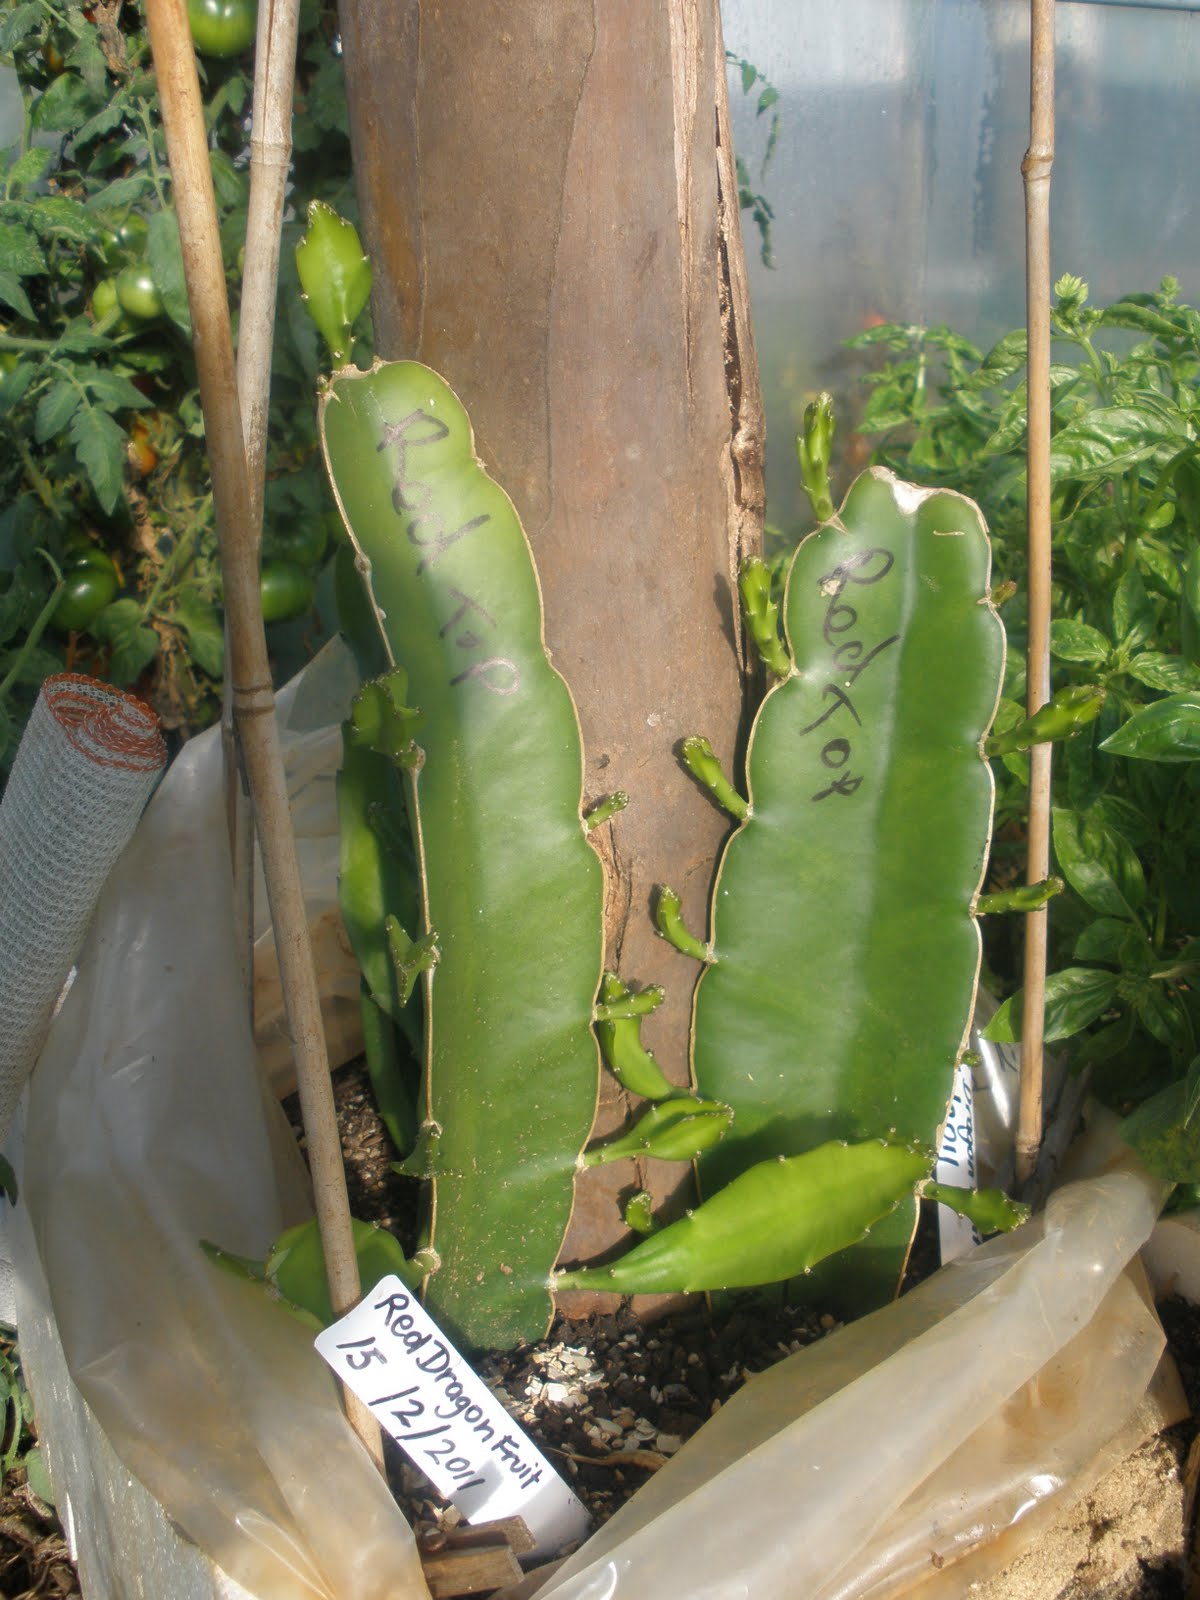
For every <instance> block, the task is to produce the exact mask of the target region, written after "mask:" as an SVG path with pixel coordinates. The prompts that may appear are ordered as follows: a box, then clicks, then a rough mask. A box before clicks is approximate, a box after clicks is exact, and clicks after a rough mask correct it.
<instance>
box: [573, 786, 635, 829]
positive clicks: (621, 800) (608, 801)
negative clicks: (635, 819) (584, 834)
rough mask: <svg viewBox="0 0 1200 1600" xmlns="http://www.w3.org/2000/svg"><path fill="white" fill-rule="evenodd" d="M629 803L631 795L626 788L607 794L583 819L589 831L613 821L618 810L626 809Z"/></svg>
mask: <svg viewBox="0 0 1200 1600" xmlns="http://www.w3.org/2000/svg"><path fill="white" fill-rule="evenodd" d="M628 804H629V796H628V795H627V794H626V793H625V791H624V789H617V790H615V791H614V792H613V793H612V794H609V795H605V797H604V799H603V800H599V801H597V802H596V804H595V805H594V806H593V807H592V809H591V810H590V811H589V812H587V814H586V815H585V816H584V819H583V820H584V823H585V824H586V826H587V831H588V832H589V833H591V832H592V831H593V830H594V829H596V828H599V827H602V826H603V824H604V823H606V822H611V821H612V819H613V817H615V816H616V814H617V812H618V811H624V809H625V807H626V806H627V805H628Z"/></svg>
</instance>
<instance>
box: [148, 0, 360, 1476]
mask: <svg viewBox="0 0 1200 1600" xmlns="http://www.w3.org/2000/svg"><path fill="white" fill-rule="evenodd" d="M146 13H147V24H148V27H149V33H150V48H151V51H152V54H153V57H154V69H155V73H156V75H157V78H158V88H159V96H160V100H161V104H162V113H163V127H164V130H165V132H166V138H167V155H168V158H169V160H170V164H171V177H172V193H173V197H174V201H175V210H176V215H177V217H178V220H179V236H180V241H181V243H182V247H183V265H184V275H185V278H186V281H187V290H188V304H189V306H190V308H191V315H192V335H193V342H194V347H195V352H196V367H197V371H198V376H199V380H200V401H201V405H202V407H203V411H204V426H205V435H206V438H207V442H208V452H209V464H210V468H211V472H212V485H213V501H214V504H215V507H216V515H217V529H218V533H219V536H220V543H221V570H222V576H223V580H224V588H225V610H226V616H227V617H228V619H229V645H230V649H229V658H228V660H227V663H226V675H227V676H228V677H229V678H230V679H231V680H232V683H233V707H234V717H235V726H236V730H237V735H238V742H239V746H240V750H241V754H242V760H243V764H244V768H245V771H246V775H247V779H248V782H249V788H250V798H251V803H252V805H253V808H254V817H255V824H256V828H257V833H258V842H259V848H260V849H261V850H262V856H263V871H264V874H265V877H266V881H267V898H268V900H269V902H270V907H271V919H272V922H273V924H274V928H275V943H276V948H277V950H278V954H279V967H280V976H281V978H282V981H283V994H284V1003H285V1006H286V1010H287V1018H288V1029H289V1032H290V1034H291V1039H292V1046H293V1050H294V1052H295V1058H296V1073H297V1077H298V1080H299V1088H300V1105H301V1110H302V1113H303V1116H304V1127H305V1135H306V1138H307V1141H308V1155H309V1167H310V1170H311V1173H312V1182H313V1193H314V1197H315V1200H316V1210H317V1221H318V1225H319V1227H320V1232H321V1243H322V1247H323V1249H324V1252H325V1262H326V1268H327V1272H328V1276H329V1290H330V1296H331V1298H332V1301H333V1306H334V1309H335V1310H336V1311H338V1312H341V1311H345V1310H347V1309H348V1308H349V1307H350V1306H352V1305H353V1304H354V1302H355V1301H356V1300H357V1299H358V1297H359V1293H360V1285H359V1277H358V1262H357V1259H356V1257H355V1253H354V1240H353V1235H352V1233H351V1229H350V1208H349V1204H348V1201H347V1198H346V1175H345V1171H344V1170H343V1167H342V1155H341V1146H340V1142H339V1139H338V1129H337V1117H336V1114H335V1111H334V1104H333V1088H332V1085H331V1083H330V1079H329V1062H328V1058H327V1056H326V1052H325V1036H324V1031H323V1027H322V1022H321V1003H320V997H319V995H318V992H317V975H316V968H315V966H314V963H313V956H312V947H311V945H310V943H309V937H308V919H307V917H306V914H305V907H304V894H303V889H302V887H301V882H300V868H299V864H298V862H297V859H296V843H295V838H294V836H293V833H292V826H291V816H290V813H289V810H288V797H287V786H286V782H285V779H284V772H283V761H282V756H281V751H280V744H279V730H278V726H277V724H276V721H275V715H274V712H275V696H274V692H273V690H272V687H271V673H270V666H269V662H268V659H267V645H266V638H265V635H264V633H263V621H262V606H261V601H260V598H259V588H258V550H257V540H256V539H255V538H254V536H253V532H252V530H253V527H254V521H253V517H252V497H251V493H250V484H249V474H248V472H247V465H246V451H245V444H244V441H243V435H242V421H241V409H240V405H239V400H238V391H237V381H236V378H235V374H234V362H233V337H232V332H231V328H230V322H229V302H228V299H227V298H226V293H225V269H224V266H223V264H222V260H221V245H220V238H219V235H218V230H217V212H216V202H215V199H214V196H213V187H212V173H211V170H210V167H209V161H208V140H207V137H206V134H205V128H204V112H203V107H202V105H201V101H200V84H199V80H198V78H197V75H196V59H195V55H194V53H193V49H192V40H191V34H190V32H189V30H188V21H187V11H186V8H185V3H184V0H147V6H146ZM348 1414H349V1415H350V1418H351V1421H352V1422H353V1423H354V1424H355V1427H356V1431H357V1432H358V1433H359V1437H360V1438H362V1440H363V1443H364V1444H365V1445H366V1446H367V1448H368V1450H369V1451H371V1453H372V1454H373V1455H374V1456H375V1458H376V1460H379V1459H380V1458H381V1450H380V1446H379V1431H378V1426H377V1424H376V1423H375V1421H374V1419H373V1418H372V1417H371V1416H370V1414H369V1413H368V1412H366V1411H364V1410H363V1408H362V1407H361V1406H357V1405H356V1406H354V1407H348Z"/></svg>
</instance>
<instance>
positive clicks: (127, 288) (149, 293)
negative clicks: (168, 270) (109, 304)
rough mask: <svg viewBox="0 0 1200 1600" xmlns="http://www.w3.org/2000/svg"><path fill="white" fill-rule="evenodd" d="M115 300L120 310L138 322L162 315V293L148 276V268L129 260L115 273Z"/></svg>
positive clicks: (148, 320) (149, 320)
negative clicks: (125, 265)
mask: <svg viewBox="0 0 1200 1600" xmlns="http://www.w3.org/2000/svg"><path fill="white" fill-rule="evenodd" d="M117 301H118V303H119V304H120V307H121V310H122V311H124V312H126V313H128V315H129V316H131V317H136V318H137V320H138V321H139V322H151V321H153V319H154V318H155V317H160V316H162V309H163V302H162V295H161V294H159V292H158V285H157V284H156V283H155V281H154V279H153V278H152V277H151V276H150V271H149V268H147V267H145V266H143V265H142V264H141V263H140V262H136V261H131V262H130V264H129V265H128V266H127V267H122V268H121V270H120V272H119V273H118V274H117Z"/></svg>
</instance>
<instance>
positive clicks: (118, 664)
mask: <svg viewBox="0 0 1200 1600" xmlns="http://www.w3.org/2000/svg"><path fill="white" fill-rule="evenodd" d="M91 631H92V633H93V634H94V635H95V637H96V638H97V639H102V640H104V641H105V643H107V644H109V645H111V646H112V659H111V661H110V662H109V676H110V677H111V679H112V681H113V683H115V684H116V685H117V687H118V688H123V687H125V685H127V684H130V683H133V682H134V680H135V679H136V678H139V677H141V675H142V673H143V672H145V670H146V668H147V667H148V666H149V665H150V663H151V662H152V661H153V660H154V658H155V656H156V655H157V654H158V635H157V634H156V633H155V631H154V629H153V628H147V627H146V626H144V624H143V623H142V608H141V606H140V605H139V604H138V602H137V601H136V600H114V601H113V603H112V605H110V606H105V608H104V610H103V611H101V612H100V614H99V616H97V617H95V618H94V619H93V620H92V623H91Z"/></svg>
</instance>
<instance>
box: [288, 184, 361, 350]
mask: <svg viewBox="0 0 1200 1600" xmlns="http://www.w3.org/2000/svg"><path fill="white" fill-rule="evenodd" d="M296 271H297V273H298V275H299V278H300V288H301V291H302V298H303V301H304V305H305V309H306V310H307V311H308V314H309V316H310V317H311V318H312V320H313V322H314V323H315V324H316V327H317V332H318V333H319V334H320V335H321V337H322V339H324V341H325V343H326V345H327V346H328V347H329V354H330V357H331V359H332V361H333V364H334V366H335V367H341V366H345V364H346V363H347V362H348V361H349V360H350V350H351V345H352V342H353V328H354V324H355V322H356V321H357V319H358V317H359V315H360V314H361V312H362V311H363V309H364V308H365V306H366V304H367V301H368V300H369V299H370V297H371V263H370V262H369V261H368V260H367V258H366V256H365V255H364V254H363V248H362V244H361V243H360V241H359V237H358V233H357V232H356V230H355V228H354V225H353V223H350V222H347V221H346V220H345V219H344V218H343V217H339V216H338V214H337V212H336V211H334V210H333V208H332V207H331V206H328V205H326V204H325V202H324V201H323V200H314V201H313V202H312V203H311V204H310V206H309V208H308V228H307V230H306V231H305V234H304V237H303V239H302V240H301V241H300V243H299V244H298V245H297V246H296Z"/></svg>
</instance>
